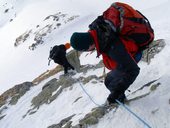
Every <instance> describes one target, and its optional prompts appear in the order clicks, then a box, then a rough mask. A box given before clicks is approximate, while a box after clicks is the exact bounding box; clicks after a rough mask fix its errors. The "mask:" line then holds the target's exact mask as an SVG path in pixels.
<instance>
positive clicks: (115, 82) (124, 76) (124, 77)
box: [105, 42, 140, 93]
mask: <svg viewBox="0 0 170 128" xmlns="http://www.w3.org/2000/svg"><path fill="white" fill-rule="evenodd" d="M107 55H108V56H109V57H111V58H112V59H113V60H115V61H116V62H117V64H118V65H117V68H116V69H114V70H112V71H110V72H109V73H108V74H107V76H106V79H105V85H106V87H107V88H108V89H109V90H110V92H111V93H113V92H116V91H117V92H119V93H124V92H125V90H126V89H127V88H128V87H129V86H130V85H131V84H132V83H133V82H134V81H135V79H136V77H137V76H138V74H139V71H140V68H139V67H138V65H137V63H136V62H135V61H134V60H133V59H132V58H131V56H130V55H129V53H128V52H127V50H126V49H125V47H124V45H123V44H122V43H121V42H120V43H115V44H113V45H112V46H111V48H110V50H108V52H107Z"/></svg>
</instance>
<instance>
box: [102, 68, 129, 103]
mask: <svg viewBox="0 0 170 128" xmlns="http://www.w3.org/2000/svg"><path fill="white" fill-rule="evenodd" d="M124 75H125V74H124V72H122V71H120V70H118V69H115V70H112V71H111V72H109V73H108V74H107V76H106V79H105V85H106V87H107V89H108V90H109V91H110V95H109V96H108V98H107V100H108V102H109V103H114V102H115V99H118V100H120V101H121V102H123V101H124V99H125V94H124V92H125V90H126V88H125V86H124V85H123V84H122V83H123V82H122V81H123V77H124Z"/></svg>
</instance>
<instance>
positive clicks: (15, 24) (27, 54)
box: [0, 0, 170, 128]
mask: <svg viewBox="0 0 170 128" xmlns="http://www.w3.org/2000/svg"><path fill="white" fill-rule="evenodd" d="M120 1H121V2H127V3H129V4H131V5H133V6H134V7H136V8H137V9H139V10H140V11H141V12H143V13H144V14H145V15H146V16H147V17H148V19H149V20H150V21H151V24H152V26H153V28H154V30H155V39H160V38H163V39H165V40H166V43H167V44H166V47H165V48H164V49H163V51H162V52H161V53H159V54H158V55H156V56H155V58H154V59H152V61H151V63H150V65H147V64H146V63H144V62H140V63H139V66H140V67H141V72H140V75H139V76H138V78H137V79H136V81H135V82H134V83H133V85H131V87H130V90H131V91H132V92H133V91H134V90H136V89H138V88H140V87H141V86H142V85H144V84H146V83H147V82H150V81H152V80H155V79H159V80H158V82H159V83H161V85H160V86H159V87H158V89H157V90H156V91H154V92H153V93H152V94H150V95H148V96H147V97H146V98H142V99H139V100H137V101H135V102H132V103H130V105H129V107H130V108H131V109H132V110H134V111H135V112H136V113H137V114H138V115H140V116H141V117H142V118H144V119H145V120H146V121H147V122H148V123H149V124H150V125H151V126H152V128H169V127H170V124H169V122H170V114H169V113H170V103H169V100H170V94H169V91H170V86H169V85H170V80H169V79H170V67H169V65H170V61H169V58H170V51H169V48H170V34H169V33H170V25H169V20H170V18H169V16H168V14H169V13H170V9H169V5H170V1H169V0H161V1H159V0H150V1H147V0H142V1H134V0H120ZM112 2H113V1H112V0H108V1H97V0H93V1H90V0H83V1H78V0H62V1H60V0H48V2H47V1H45V0H36V1H35V0H2V1H1V2H0V7H3V8H0V15H2V17H3V18H2V19H1V20H0V41H1V47H0V60H1V62H0V65H1V66H0V71H1V72H0V94H1V93H3V92H4V91H5V90H7V89H9V88H11V87H13V86H14V85H16V84H18V83H21V82H25V81H32V80H33V79H34V78H35V77H37V76H38V75H40V74H41V73H42V72H44V71H46V70H47V69H51V68H53V67H54V66H55V64H54V63H53V64H52V65H51V66H49V67H48V66H47V61H48V60H47V58H48V52H49V49H50V47H51V46H53V45H55V44H62V43H65V42H67V41H69V38H70V36H71V34H72V33H73V32H74V31H87V30H88V24H89V23H90V22H91V21H93V20H94V18H95V17H97V16H98V15H100V14H101V13H102V11H104V10H105V9H106V8H107V7H109V6H110V4H111V3H112ZM5 3H8V4H5ZM89 3H90V4H89ZM3 5H4V6H5V7H4V6H3ZM12 7H13V8H14V9H11V10H12V11H9V13H8V15H5V14H4V10H5V9H6V8H12ZM59 11H61V12H63V13H67V14H69V15H72V14H75V15H79V16H80V17H78V18H77V19H76V20H74V21H72V22H70V23H68V24H66V25H63V26H62V28H60V29H57V30H55V31H53V32H52V33H51V34H49V35H48V36H47V37H46V38H45V42H46V43H45V44H43V45H40V46H39V47H38V48H37V49H36V50H34V51H30V50H29V49H28V46H29V45H30V42H29V40H28V41H27V42H25V43H24V44H22V45H20V46H19V47H17V48H16V47H14V42H15V39H16V38H17V37H18V36H19V35H20V34H22V33H24V32H25V31H26V30H28V29H30V28H33V29H35V26H36V25H37V24H41V23H42V21H43V20H44V18H45V17H47V16H48V15H51V14H55V13H57V12H59ZM15 13H16V16H15ZM11 18H13V21H12V22H9V20H10V19H11ZM85 54H86V53H85ZM85 54H83V55H82V56H81V63H82V64H88V63H89V60H91V61H90V63H91V64H96V63H98V62H99V60H100V59H96V58H95V53H94V54H93V55H92V56H91V55H88V56H87V57H85ZM86 58H88V61H86V60H87V59H86ZM102 71H103V69H99V70H98V71H89V72H88V73H87V74H86V76H88V75H90V74H95V75H96V74H97V75H99V76H100V75H101V74H102ZM59 75H60V74H56V75H55V76H53V77H56V78H59ZM82 75H83V76H84V74H77V75H76V76H74V77H76V78H77V77H80V76H82ZM50 79H52V78H49V79H47V80H45V81H43V82H42V83H40V85H38V86H36V87H34V88H32V89H31V90H30V91H29V92H28V93H26V94H25V95H24V96H23V97H22V98H21V99H20V100H19V102H18V103H17V104H16V105H15V106H9V109H8V110H6V111H4V112H3V114H6V116H5V117H4V118H3V119H2V120H0V126H1V128H23V127H24V128H29V127H32V128H39V127H41V128H46V127H48V126H49V125H51V124H55V123H58V122H60V121H61V119H63V118H65V117H68V116H70V115H72V114H76V115H77V116H75V117H73V118H72V121H73V124H77V123H78V121H79V120H80V119H81V118H83V117H84V115H86V114H87V113H88V112H89V111H91V109H92V108H94V107H96V105H95V104H93V103H92V102H91V100H90V99H89V97H88V96H87V95H86V94H85V93H84V92H83V91H82V89H81V88H80V86H79V84H78V83H77V84H75V85H74V86H73V89H72V90H69V89H66V90H65V91H64V93H62V94H61V95H60V96H59V97H58V98H57V99H56V100H55V101H54V102H52V103H51V104H49V105H43V106H42V107H41V108H40V109H39V110H38V111H37V112H36V113H35V114H33V115H29V116H26V118H24V119H23V118H22V117H23V115H25V114H26V112H27V111H28V109H29V108H30V106H31V100H32V98H33V97H34V96H36V95H37V94H38V93H39V92H40V91H41V88H42V86H43V85H44V84H45V83H46V82H47V81H49V80H50ZM85 89H86V90H87V92H88V93H89V94H90V95H91V96H92V97H93V99H94V100H95V101H96V102H97V103H98V104H103V103H104V102H105V99H106V97H107V95H108V93H109V92H108V90H107V89H106V88H105V86H104V84H103V83H99V82H98V83H97V84H93V83H92V82H89V83H88V84H86V85H85ZM148 91H149V88H146V89H144V90H142V91H140V94H136V95H141V94H142V93H147V92H148ZM126 93H127V94H129V93H128V92H126ZM79 96H82V97H83V98H82V99H81V100H80V101H79V102H77V103H76V105H74V104H72V103H73V102H74V100H75V99H76V98H77V97H79ZM130 97H135V95H130V96H129V98H130ZM154 111H156V112H155V113H154V114H153V112H154ZM13 115H14V116H15V118H13ZM37 117H38V118H37ZM16 122H17V123H16ZM113 126H114V127H116V128H129V127H130V128H143V127H144V126H143V124H141V123H140V122H139V121H138V120H136V119H135V118H134V117H133V116H132V115H131V114H129V113H128V112H127V111H126V110H124V109H123V108H119V109H118V110H117V111H116V113H114V112H113V111H112V112H110V113H108V114H107V115H105V116H104V118H102V119H100V122H99V123H98V124H97V125H94V126H91V128H112V127H113Z"/></svg>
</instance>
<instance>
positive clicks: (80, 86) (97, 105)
mask: <svg viewBox="0 0 170 128" xmlns="http://www.w3.org/2000/svg"><path fill="white" fill-rule="evenodd" d="M77 81H78V83H79V84H80V87H81V88H82V90H83V91H84V92H85V93H86V95H87V96H88V97H89V99H90V100H91V101H92V102H93V103H94V104H95V105H96V106H98V107H103V106H102V105H100V104H98V103H96V102H95V101H94V100H93V98H92V97H91V96H90V95H89V94H88V93H87V91H86V90H85V89H84V87H83V85H82V84H81V82H80V81H79V80H77Z"/></svg>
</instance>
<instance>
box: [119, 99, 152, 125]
mask: <svg viewBox="0 0 170 128" xmlns="http://www.w3.org/2000/svg"><path fill="white" fill-rule="evenodd" d="M116 102H117V103H118V104H119V105H120V106H122V107H123V108H124V109H126V110H127V111H128V112H129V113H131V114H132V115H133V116H134V117H136V118H137V119H138V120H139V121H140V122H141V123H143V124H144V125H145V128H151V126H150V125H149V124H148V123H146V122H145V121H144V120H143V119H142V118H140V117H139V116H138V115H137V114H135V113H134V112H133V111H132V110H130V108H129V107H128V106H127V105H126V104H123V103H122V102H120V101H119V100H116Z"/></svg>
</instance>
